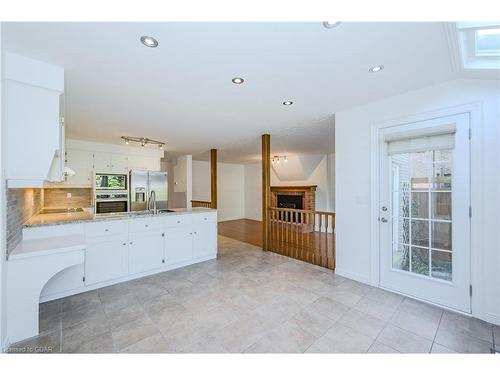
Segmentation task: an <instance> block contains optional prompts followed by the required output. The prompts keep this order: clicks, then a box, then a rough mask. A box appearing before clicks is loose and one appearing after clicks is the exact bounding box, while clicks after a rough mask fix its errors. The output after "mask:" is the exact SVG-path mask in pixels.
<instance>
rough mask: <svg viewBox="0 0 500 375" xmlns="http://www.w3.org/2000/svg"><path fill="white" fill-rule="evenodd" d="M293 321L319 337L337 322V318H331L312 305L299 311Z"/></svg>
mask: <svg viewBox="0 0 500 375" xmlns="http://www.w3.org/2000/svg"><path fill="white" fill-rule="evenodd" d="M291 321H293V322H295V323H296V324H298V325H299V326H300V327H302V328H303V329H304V330H306V331H308V332H309V333H311V334H312V335H314V336H315V337H317V338H318V337H321V336H323V335H324V334H325V332H326V331H328V329H330V328H331V327H332V326H333V325H334V324H335V320H333V319H330V318H329V317H328V316H327V315H325V314H323V313H322V312H320V311H318V309H316V308H315V307H314V306H312V305H310V306H307V307H305V308H304V309H302V310H301V311H299V312H298V313H297V314H296V315H294V316H293V318H292V319H291Z"/></svg>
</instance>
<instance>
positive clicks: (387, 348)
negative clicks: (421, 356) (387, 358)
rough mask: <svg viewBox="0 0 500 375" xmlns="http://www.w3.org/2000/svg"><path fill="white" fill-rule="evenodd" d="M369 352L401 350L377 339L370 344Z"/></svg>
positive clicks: (397, 352)
mask: <svg viewBox="0 0 500 375" xmlns="http://www.w3.org/2000/svg"><path fill="white" fill-rule="evenodd" d="M368 353H373V354H399V353H401V352H399V351H397V350H396V349H394V348H391V347H390V346H387V345H385V344H382V343H381V342H378V341H375V342H374V343H373V344H372V346H370V349H368Z"/></svg>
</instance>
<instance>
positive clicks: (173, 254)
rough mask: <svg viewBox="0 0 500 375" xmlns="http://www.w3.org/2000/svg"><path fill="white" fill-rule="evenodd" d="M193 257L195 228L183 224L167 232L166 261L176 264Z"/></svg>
mask: <svg viewBox="0 0 500 375" xmlns="http://www.w3.org/2000/svg"><path fill="white" fill-rule="evenodd" d="M192 258H193V229H192V227H191V226H182V227H178V228H171V229H168V230H167V231H166V233H165V262H166V264H175V263H180V262H184V261H188V260H190V259H192Z"/></svg>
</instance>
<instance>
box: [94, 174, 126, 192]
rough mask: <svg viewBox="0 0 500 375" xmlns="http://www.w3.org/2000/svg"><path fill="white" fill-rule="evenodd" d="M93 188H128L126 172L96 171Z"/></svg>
mask: <svg viewBox="0 0 500 375" xmlns="http://www.w3.org/2000/svg"><path fill="white" fill-rule="evenodd" d="M94 188H95V190H124V191H125V190H128V175H127V174H126V173H96V174H95V178H94Z"/></svg>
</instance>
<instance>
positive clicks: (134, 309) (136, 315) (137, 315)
mask: <svg viewBox="0 0 500 375" xmlns="http://www.w3.org/2000/svg"><path fill="white" fill-rule="evenodd" d="M146 317H147V315H146V312H145V311H144V308H143V307H142V306H141V305H139V304H133V305H130V306H128V307H125V308H123V309H120V310H114V311H111V312H108V313H106V318H107V320H108V322H109V326H110V328H111V329H112V330H114V329H116V328H118V327H120V326H122V325H123V324H125V323H129V322H132V321H134V320H138V319H145V318H146Z"/></svg>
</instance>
